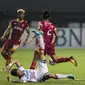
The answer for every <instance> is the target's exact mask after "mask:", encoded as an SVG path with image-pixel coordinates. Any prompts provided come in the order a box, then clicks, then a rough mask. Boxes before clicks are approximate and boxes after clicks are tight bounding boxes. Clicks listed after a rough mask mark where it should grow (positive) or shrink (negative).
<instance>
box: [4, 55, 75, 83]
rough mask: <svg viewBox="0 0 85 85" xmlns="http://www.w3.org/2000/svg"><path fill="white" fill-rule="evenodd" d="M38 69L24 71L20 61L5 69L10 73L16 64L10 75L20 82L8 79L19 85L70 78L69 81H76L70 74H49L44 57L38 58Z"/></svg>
mask: <svg viewBox="0 0 85 85" xmlns="http://www.w3.org/2000/svg"><path fill="white" fill-rule="evenodd" d="M38 59H39V60H38V69H36V70H31V69H24V68H23V66H22V65H21V64H20V62H19V61H17V60H16V61H13V62H11V63H10V64H9V65H8V66H6V68H5V69H4V71H5V72H7V71H9V69H10V68H11V67H12V66H13V65H14V64H16V66H17V68H14V69H12V70H11V72H10V74H11V75H13V76H15V77H18V78H19V79H18V80H12V79H11V78H10V77H7V80H8V81H10V82H14V83H19V82H23V83H25V82H42V81H46V80H48V79H50V78H53V79H64V78H68V79H73V80H74V76H73V75H71V74H69V75H62V74H53V73H50V72H48V67H47V63H46V59H45V57H44V56H43V58H40V56H38Z"/></svg>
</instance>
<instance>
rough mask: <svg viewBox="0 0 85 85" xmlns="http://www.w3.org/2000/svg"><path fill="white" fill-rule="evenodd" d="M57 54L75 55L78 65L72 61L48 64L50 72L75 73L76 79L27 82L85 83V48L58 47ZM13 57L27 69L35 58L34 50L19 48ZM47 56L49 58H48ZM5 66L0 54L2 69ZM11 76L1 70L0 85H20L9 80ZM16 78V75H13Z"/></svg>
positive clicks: (49, 84)
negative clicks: (74, 64)
mask: <svg viewBox="0 0 85 85" xmlns="http://www.w3.org/2000/svg"><path fill="white" fill-rule="evenodd" d="M56 53H57V55H58V56H59V57H60V56H61V57H62V56H70V55H73V56H74V58H75V59H76V60H77V62H78V67H75V66H73V65H72V64H71V63H70V62H68V63H61V64H56V65H55V66H50V65H49V64H48V68H49V72H52V73H61V74H73V75H75V78H76V80H68V79H64V80H63V79H62V80H53V79H50V80H48V81H46V82H42V83H32V82H29V83H25V84H29V85H41V84H42V85H85V49H57V50H56ZM12 58H13V59H17V60H19V61H20V62H21V63H22V65H23V66H24V67H25V68H26V69H27V68H29V67H30V64H31V61H32V58H33V50H23V49H22V50H17V51H16V53H15V54H14V55H13V56H12ZM48 58H49V57H48V56H47V60H48ZM3 67H4V59H3V58H2V56H1V55H0V69H2V68H3ZM7 76H9V73H3V72H1V71H0V85H14V84H16V85H19V83H11V82H8V81H7V79H6V77H7ZM10 77H12V76H10ZM12 78H13V79H15V77H12ZM25 84H24V83H20V85H25Z"/></svg>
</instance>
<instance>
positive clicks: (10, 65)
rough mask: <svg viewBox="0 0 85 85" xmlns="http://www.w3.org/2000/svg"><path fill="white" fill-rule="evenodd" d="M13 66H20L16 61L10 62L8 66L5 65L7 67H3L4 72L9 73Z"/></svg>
mask: <svg viewBox="0 0 85 85" xmlns="http://www.w3.org/2000/svg"><path fill="white" fill-rule="evenodd" d="M14 64H15V65H16V66H17V67H20V66H22V65H21V64H20V62H19V61H18V60H15V61H13V62H11V63H10V64H9V65H7V66H6V67H5V69H4V72H7V71H9V70H10V68H11V67H12V66H13V65H14Z"/></svg>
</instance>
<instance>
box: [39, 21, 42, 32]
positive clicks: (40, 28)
mask: <svg viewBox="0 0 85 85" xmlns="http://www.w3.org/2000/svg"><path fill="white" fill-rule="evenodd" d="M38 30H39V31H40V30H42V23H41V22H39V23H38Z"/></svg>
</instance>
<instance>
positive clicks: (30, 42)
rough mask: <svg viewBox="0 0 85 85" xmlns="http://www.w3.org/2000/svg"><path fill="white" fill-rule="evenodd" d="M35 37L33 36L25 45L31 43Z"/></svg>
mask: <svg viewBox="0 0 85 85" xmlns="http://www.w3.org/2000/svg"><path fill="white" fill-rule="evenodd" d="M35 37H36V36H35V35H34V36H33V37H32V38H31V39H30V40H29V42H28V43H27V45H28V44H29V43H31V42H32V41H33V39H34V38H35Z"/></svg>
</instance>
